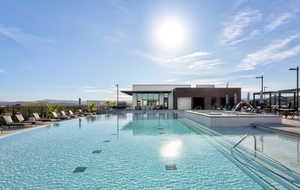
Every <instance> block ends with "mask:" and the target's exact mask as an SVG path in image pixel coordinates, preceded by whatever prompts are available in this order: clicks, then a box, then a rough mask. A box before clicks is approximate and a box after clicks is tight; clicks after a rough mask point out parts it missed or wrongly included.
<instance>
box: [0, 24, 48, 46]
mask: <svg viewBox="0 0 300 190" xmlns="http://www.w3.org/2000/svg"><path fill="white" fill-rule="evenodd" d="M0 35H2V36H5V37H7V38H9V39H11V40H14V41H16V42H17V43H19V44H21V45H23V46H29V45H32V44H33V43H34V44H36V43H53V42H54V41H53V40H48V39H44V38H41V37H39V36H36V35H33V34H30V33H26V32H23V31H22V30H21V29H19V28H14V27H7V26H3V25H1V24H0Z"/></svg>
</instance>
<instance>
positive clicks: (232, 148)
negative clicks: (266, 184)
mask: <svg viewBox="0 0 300 190" xmlns="http://www.w3.org/2000/svg"><path fill="white" fill-rule="evenodd" d="M249 136H251V135H250V133H247V134H246V135H244V136H243V137H242V138H241V139H240V140H239V141H238V142H237V143H235V144H234V145H233V146H232V147H231V152H232V151H233V150H234V149H236V147H237V146H238V145H239V144H241V143H242V142H243V141H244V140H245V139H247V138H248V137H249ZM253 137H254V139H255V150H254V156H255V157H256V138H255V136H253ZM238 152H239V153H241V154H243V155H245V154H244V153H242V152H241V151H238ZM264 156H265V159H268V160H270V161H271V162H273V163H275V164H278V165H279V166H281V167H282V168H284V169H286V170H288V171H289V172H292V173H294V174H296V175H300V174H299V173H298V172H296V171H293V170H291V169H290V168H288V167H286V166H285V165H283V164H282V163H281V162H279V161H277V160H274V159H272V158H270V157H269V156H266V155H264ZM234 158H235V157H234ZM235 159H237V158H235ZM252 160H253V161H255V162H256V163H257V164H259V165H260V166H261V167H263V168H265V169H267V170H269V171H270V172H272V173H273V174H275V175H277V176H278V177H280V178H282V179H283V180H285V181H287V182H289V183H291V184H292V185H294V186H296V187H297V188H299V189H300V185H299V184H297V183H294V182H292V181H291V180H289V179H287V178H286V177H285V176H283V175H281V174H279V173H277V172H275V171H274V170H272V169H270V168H269V167H267V166H265V165H263V164H261V163H259V162H258V161H256V160H254V159H252ZM239 162H240V163H242V164H243V165H244V163H243V162H241V161H239Z"/></svg>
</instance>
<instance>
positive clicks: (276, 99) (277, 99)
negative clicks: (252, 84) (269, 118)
mask: <svg viewBox="0 0 300 190" xmlns="http://www.w3.org/2000/svg"><path fill="white" fill-rule="evenodd" d="M298 93H299V91H298ZM285 94H292V96H293V107H292V108H293V109H295V110H297V103H296V97H297V96H296V94H297V89H285V90H278V91H265V92H263V99H264V100H265V95H268V99H269V101H268V102H267V103H266V104H267V107H270V108H271V107H272V106H273V105H276V106H277V107H278V108H279V109H280V108H282V100H283V97H284V96H283V95H285ZM257 95H261V92H255V93H253V104H254V105H255V106H256V99H255V98H256V96H257ZM272 100H273V101H272Z"/></svg>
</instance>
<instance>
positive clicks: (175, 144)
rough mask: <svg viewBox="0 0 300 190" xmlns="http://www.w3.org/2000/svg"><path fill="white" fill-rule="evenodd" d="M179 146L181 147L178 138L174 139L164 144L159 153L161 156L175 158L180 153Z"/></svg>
mask: <svg viewBox="0 0 300 190" xmlns="http://www.w3.org/2000/svg"><path fill="white" fill-rule="evenodd" d="M181 148H182V142H181V141H180V140H174V141H170V142H168V143H167V144H165V145H164V146H163V147H162V148H161V150H160V153H161V156H162V157H165V158H175V157H177V156H178V155H179V154H180V152H181Z"/></svg>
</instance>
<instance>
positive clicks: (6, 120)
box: [2, 115, 30, 127]
mask: <svg viewBox="0 0 300 190" xmlns="http://www.w3.org/2000/svg"><path fill="white" fill-rule="evenodd" d="M2 119H3V121H4V124H5V125H6V126H22V127H26V126H30V124H28V123H15V122H14V121H13V120H12V118H11V116H10V115H4V116H2Z"/></svg>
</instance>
